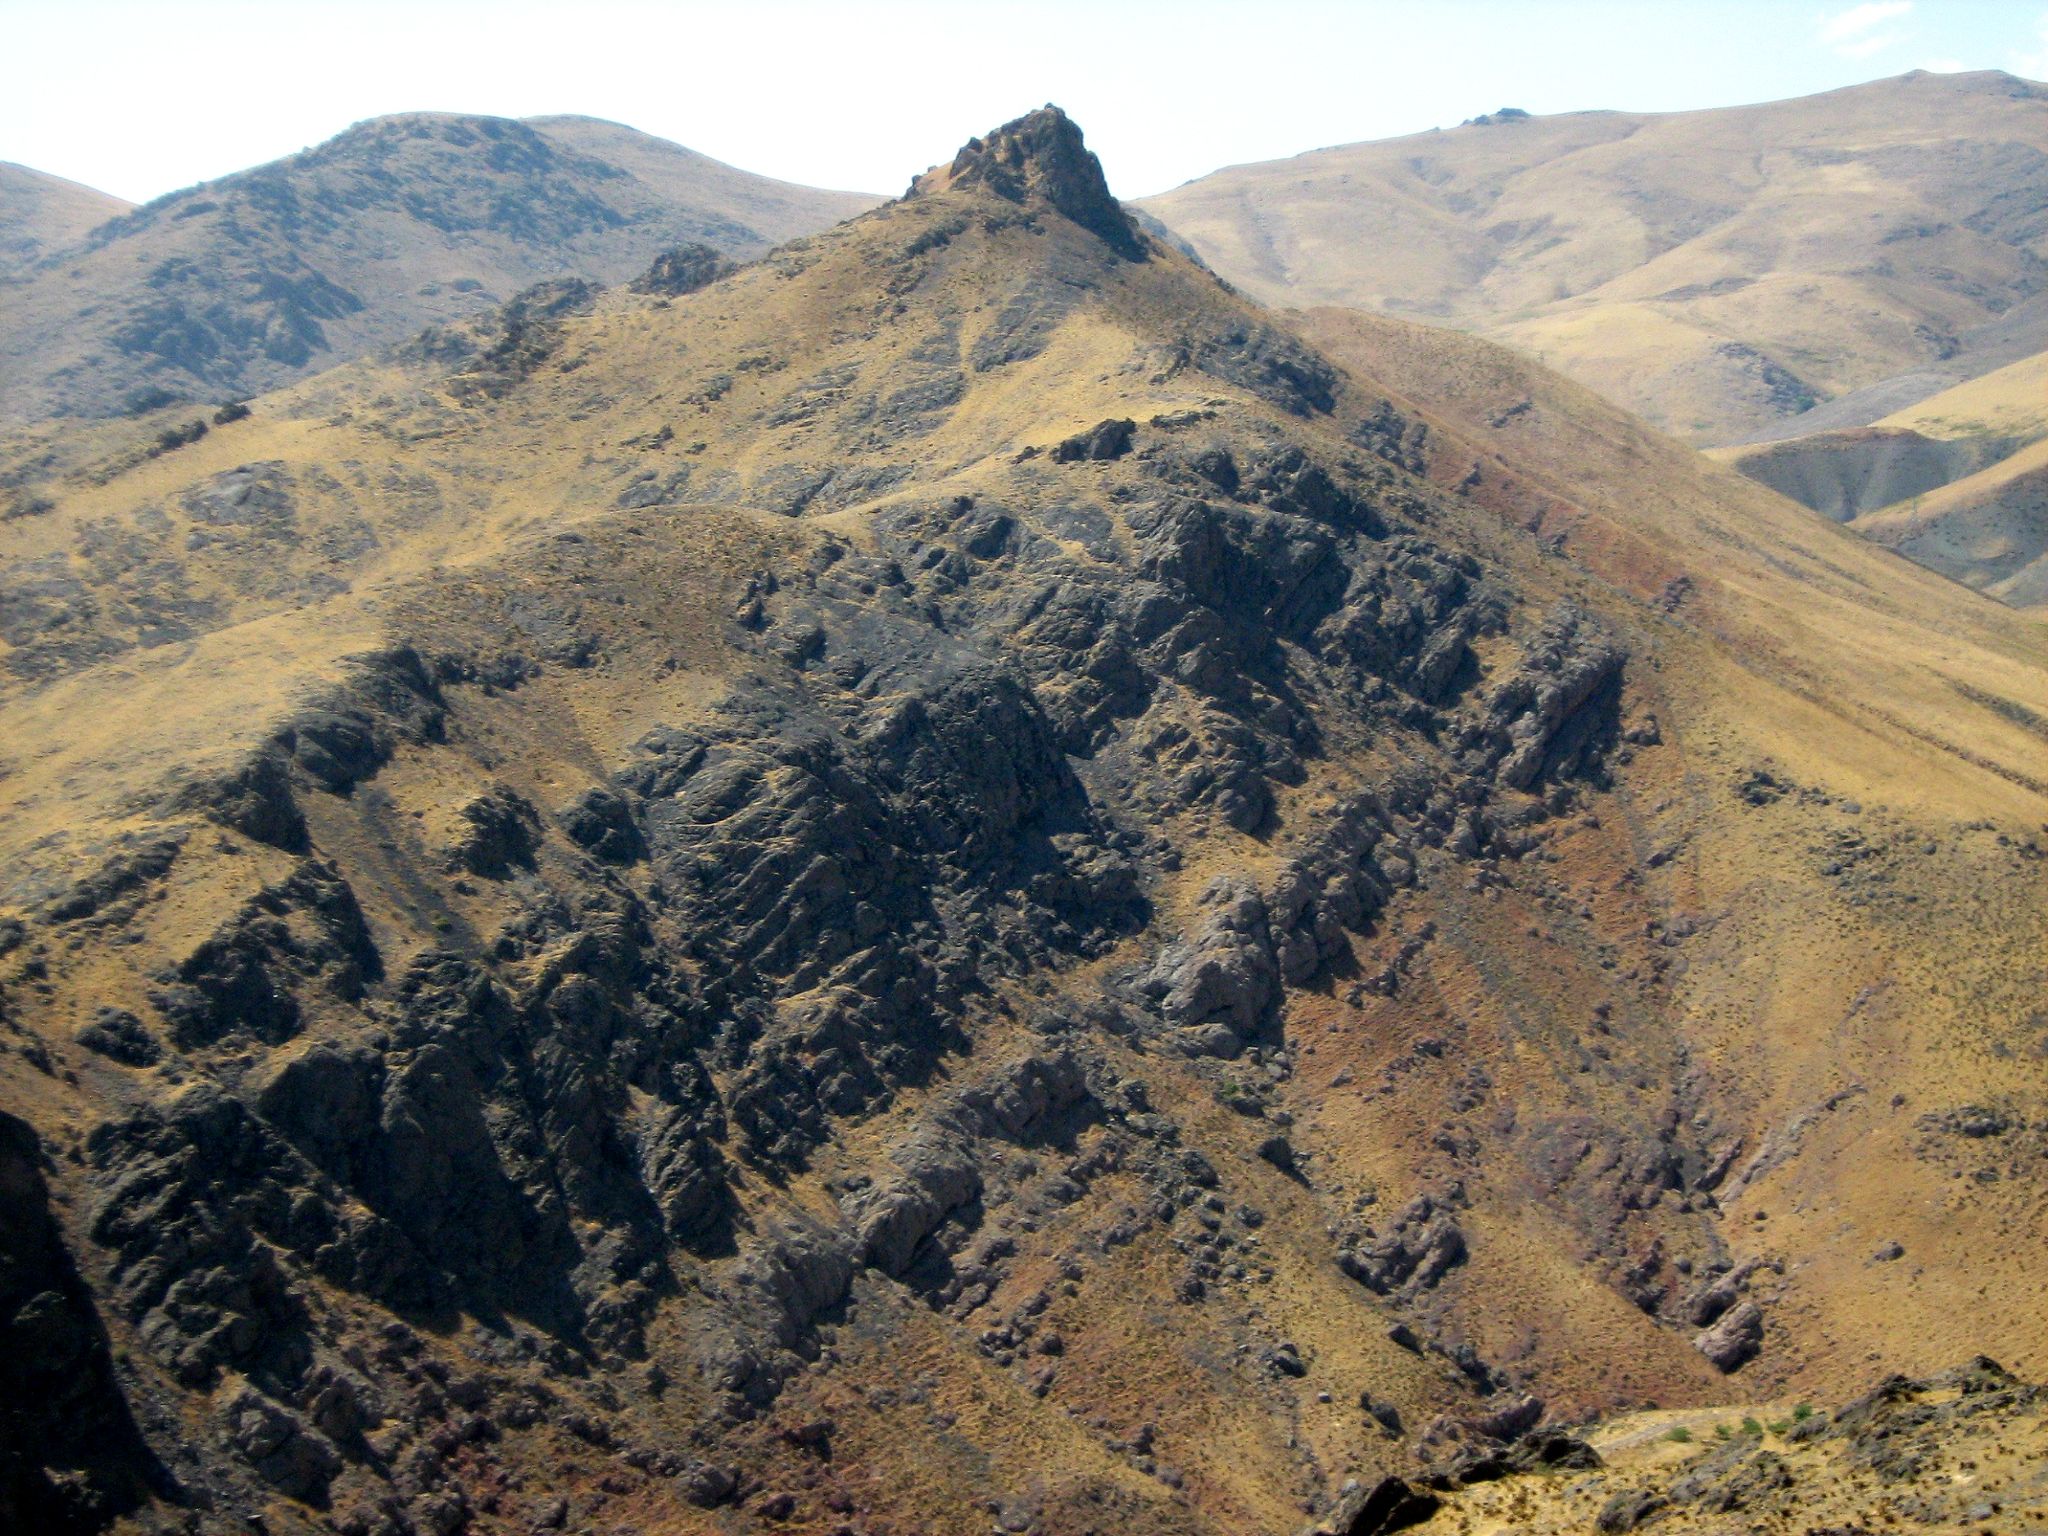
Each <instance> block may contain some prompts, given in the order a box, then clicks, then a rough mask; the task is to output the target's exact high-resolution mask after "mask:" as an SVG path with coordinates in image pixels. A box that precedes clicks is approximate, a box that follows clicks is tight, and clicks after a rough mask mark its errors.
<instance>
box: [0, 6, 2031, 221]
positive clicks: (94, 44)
mask: <svg viewBox="0 0 2048 1536" xmlns="http://www.w3.org/2000/svg"><path fill="white" fill-rule="evenodd" d="M1916 68H1925V69H1944V70H1946V69H1962V68H1968V69H2005V70H2010V71H2012V72H2013V73H2015V74H2022V75H2026V76H2028V77H2030V78H2033V79H2040V78H2043V77H2044V76H2048V0H1861V3H1857V0H1823V3H1820V4H1803V3H1800V0H1626V3H1625V0H1435V3H1428V0H1407V3H1377V0H1353V3H1348V4H1346V3H1338V0H1265V3H1262V4H1250V3H1233V0H1083V3H1076V0H1042V3H1039V4H1033V5H1025V4H1015V3H979V4H976V3H956V4H938V3H934V0H882V3H871V4H857V3H841V4H828V3H822V0H814V3H808V4H806V3H798V0H753V3H749V4H725V5H711V4H702V3H695V0H670V3H657V0H586V3H582V4H555V5H543V4H536V3H532V0H403V3H400V0H352V3H344V0H0V160H17V161H21V162H23V163H25V164H28V165H33V166H36V167H37V168H39V169H41V170H46V171H52V172H55V173H56V174H58V175H62V176H69V177H71V178H73V179H74V180H78V181H83V182H86V183H88V184H89V185H92V186H97V187H101V188H104V189H105V190H107V191H109V192H114V193H117V194H119V195H121V196H123V197H129V198H135V199H138V200H140V199H146V198H150V197H154V196H157V195H158V194H160V193H163V192H167V191H171V190H173V189H175V188H177V187H180V186H184V185H187V184H189V183H191V182H194V181H199V180H203V179H205V178H208V177H212V176H218V175H222V174H224V173H225V172H228V171H232V170H238V169H240V168H242V167H244V166H247V165H253V164H256V163H258V162H260V161H264V160H270V159H274V158H276V157H277V156H279V155H283V154H288V153H290V152H291V151H293V150H296V149H300V148H303V147H304V146H306V145H308V144H312V143H317V142H318V141H320V140H321V139H325V138H327V137H329V136H331V135H332V134H334V133H337V132H339V131H340V130H341V129H343V128H345V127H347V126H348V124H350V123H351V122H355V121H358V120H360V119H362V118H365V117H373V116H376V115H378V114H381V113H385V112H396V111H405V110H410V109H418V108H433V109H440V110H447V111H459V112H490V113H498V114H502V115H505V116H511V117H523V116H532V115H538V114H541V113H548V112H583V113H589V114H592V115H594V116H598V117H608V118H613V119H616V120H618V121H620V122H625V123H630V124H632V125H633V126H634V127H636V128H641V129H645V130H646V131H648V132H650V133H656V134H660V135H662V136H663V137H665V138H670V139H674V140H677V141H678V142H680V143H683V144H687V145H689V146H690V147H692V148H693V149H699V150H702V151H704V152H705V153H706V154H710V155H715V156H717V157H718V158H719V159H721V160H728V161H731V162H732V163H734V164H736V165H740V166H744V167H746V168H747V169H749V170H753V171H760V172H764V173H766V174H768V175H773V176H780V177H784V178H786V179H788V180H791V181H801V182H808V183H811V184H813V185H817V186H831V187H848V188H857V189H860V190H864V191H874V192H884V193H893V192H896V191H899V190H901V188H902V186H903V185H904V183H906V182H907V181H908V180H909V179H910V177H911V175H912V174H913V173H914V172H917V171H919V170H922V169H923V168H924V167H925V166H927V165H928V164H930V163H931V162H933V161H934V160H937V159H940V158H942V157H944V156H946V155H949V154H950V153H951V152H952V150H953V149H954V148H955V147H956V146H957V145H958V144H959V143H960V142H961V141H962V140H964V139H965V138H967V137H968V136H969V135H970V134H973V133H976V132H979V131H980V130H982V129H984V128H987V127H991V126H993V125H994V124H996V123H999V122H1001V121H1003V120H1004V119H1006V118H1008V117H1012V116H1014V115H1016V114H1017V113H1019V112H1021V111H1024V110H1027V109H1029V108H1031V107H1034V106H1036V105H1038V104H1039V103H1041V102H1044V101H1056V102H1058V103H1059V104H1060V105H1061V106H1063V107H1065V108H1066V109H1067V110H1068V112H1070V113H1071V114H1072V115H1073V116H1074V117H1075V118H1076V119H1077V120H1078V121H1079V122H1080V123H1081V125H1082V127H1083V128H1084V129H1085V130H1086V131H1087V133H1088V138H1089V142H1090V143H1091V144H1092V145H1093V146H1094V147H1095V148H1096V149H1097V150H1098V151H1099V152H1100V153H1101V155H1102V158H1103V163H1104V165H1105V167H1106V168H1107V170H1108V172H1109V176H1110V180H1111V183H1112V185H1113V186H1114V187H1115V189H1116V191H1117V192H1118V193H1119V194H1120V195H1122V196H1124V197H1136V196H1141V195H1143V194H1145V193H1148V192H1157V191H1161V190H1163V189H1165V188H1166V187H1169V186H1173V185H1175V184H1177V183H1179V182H1182V181H1185V180H1187V179H1189V178H1190V177H1194V176H1199V175H1201V174H1203V173H1204V172H1207V171H1210V170H1213V169H1215V168H1216V167H1217V166H1219V165H1226V164H1230V163H1233V162H1237V161H1244V160H1264V159H1272V158H1275V157H1277V156H1281V155H1288V154H1293V153H1296V152H1298V151H1300V150H1304V149H1313V148H1316V147H1318V146H1321V145H1325V144H1339V143H1347V142H1351V141H1354V140H1359V139H1370V138H1382V137H1386V136H1389V135H1393V134H1400V133H1409V132H1414V131H1417V130H1420V129H1425V128H1429V127H1433V126H1449V125H1451V124H1453V123H1456V122H1458V121H1459V120H1461V119H1462V118H1466V117H1470V116H1472V115H1474V114H1475V113H1479V112H1483V111H1489V110H1491V109H1493V108H1495V107H1500V106H1516V107H1522V108H1525V109H1527V110H1529V111H1532V112H1561V111H1571V110H1575V109H1578V108H1585V107H1619V108H1628V109H1636V110H1672V109H1680V108H1687V107H1705V106H1724V105H1728V104H1732V103H1735V102H1744V101H1764V100H1770V99H1773V98H1777V97H1783V96H1797V95H1804V94H1806V93H1808V92H1812V91H1822V90H1828V89H1831V88H1833V87H1835V86H1840V85H1848V84H1852V83H1854V82H1856V81H1859V80H1867V79H1872V78H1875V77H1878V76H1881V75H1892V74H1899V73H1903V72H1904V71H1906V70H1908V69H1916Z"/></svg>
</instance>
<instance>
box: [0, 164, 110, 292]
mask: <svg viewBox="0 0 2048 1536" xmlns="http://www.w3.org/2000/svg"><path fill="white" fill-rule="evenodd" d="M134 206H135V205H134V204H133V203H129V202H124V201H123V200H122V199H120V198H118V197H114V196H112V195H111V194H109V193H106V192H98V191H95V190H94V189H93V188H91V187H82V186H80V185H79V184H78V183H77V182H75V181H66V180H65V179H64V178H63V177H61V176H51V175H48V174H46V173H45V172H42V171H36V170H31V169H29V167H27V166H25V165H15V164H14V163H13V162H12V161H0V278H8V277H12V276H14V275H15V274H16V273H17V272H19V271H21V270H22V269H23V268H24V267H27V266H29V265H30V264H31V263H33V262H34V261H35V260H36V259H37V258H39V257H41V256H42V255H44V254H45V253H46V252H49V251H52V250H55V249H57V248H58V247H60V246H66V245H71V244H73V243H74V242H76V241H78V240H82V239H84V238H85V236H86V234H87V233H88V232H89V231H90V230H92V229H93V228H94V227H95V226H97V225H100V224H104V223H106V221H107V220H108V219H111V218H113V217H114V216H115V215H116V214H122V213H126V212H127V211H128V210H129V209H130V208H133V207H134Z"/></svg>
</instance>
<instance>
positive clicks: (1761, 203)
mask: <svg viewBox="0 0 2048 1536" xmlns="http://www.w3.org/2000/svg"><path fill="white" fill-rule="evenodd" d="M2044 101H2048V89H2044V88H2043V87H2042V86H2039V85H2036V84H2032V83H2030V82H2027V81H2024V80H2018V79H2015V78H2013V77H2012V76H2009V75H2005V74H2000V73H1997V72H1983V73H1976V74H1960V75H1930V74H1925V73H1919V72H1916V73H1914V74H1910V75H1905V76H1902V77H1900V78H1897V79H1892V80H1881V81H1877V82H1874V83H1872V84H1869V85H1862V86H1856V87H1853V88H1851V89H1847V90H1840V91H1833V92H1829V93H1827V94H1825V95H1820V96H1812V97H1803V98H1799V99H1796V100H1792V101H1781V102H1771V103H1767V104H1764V105H1759V106H1746V107H1730V108H1723V109H1717V110H1713V111H1701V112H1686V113H1675V114H1667V115H1654V114H1631V113H1619V112H1588V113H1575V114H1568V115H1565V116H1560V117H1547V118H1517V117H1506V116H1494V117H1492V118H1491V120H1489V121H1487V122H1484V123H1474V124H1470V125H1467V126H1463V127H1459V128H1454V129H1446V130H1443V131H1433V132H1430V133H1426V134H1415V135H1410V136H1409V137H1406V138H1401V139H1392V140H1386V141H1382V142H1377V143H1368V144H1355V145H1346V146H1343V147H1340V148H1335V149H1324V150H1316V151H1314V152H1312V153H1309V154H1304V155H1298V156H1296V157H1294V158H1293V159H1290V160H1281V161H1272V162H1268V163H1265V164H1259V165H1248V166H1235V167H1231V168H1230V169H1227V170H1223V171H1218V172H1216V173H1215V174H1213V175H1211V176H1206V177H1203V178H1201V179H1200V180H1197V181H1194V182H1190V183H1188V184H1187V185H1185V186H1182V187H1178V188H1176V189H1174V190H1173V191H1171V192H1166V193H1162V194H1160V195H1159V196H1157V197H1152V198H1147V199H1145V200H1144V201H1143V203H1142V204H1141V206H1142V207H1143V208H1144V209H1145V210H1146V211H1147V212H1149V213H1151V214H1153V215H1155V216H1156V217H1158V218H1159V219H1161V220H1163V221H1164V222H1165V224H1166V225H1167V226H1169V227H1170V228H1171V229H1172V230H1173V231H1174V232H1175V234H1177V235H1178V236H1180V237H1182V238H1184V239H1186V240H1188V241H1190V242H1192V244H1193V245H1194V247H1195V249H1196V250H1198V251H1199V252H1200V253H1201V255H1202V256H1203V258H1204V259H1205V260H1206V261H1208V262H1209V264H1210V265H1211V266H1213V267H1215V268H1216V270H1217V271H1219V272H1220V273H1222V274H1223V276H1225V277H1226V278H1228V279H1229V280H1230V281H1232V282H1233V283H1236V284H1238V285H1239V286H1240V287H1242V288H1244V289H1245V290H1246V291H1247V292H1249V293H1252V294H1254V295H1256V296H1258V297H1260V298H1262V299H1266V300H1268V301H1269V302H1272V303H1276V304H1288V305H1304V306H1305V305H1318V304H1337V305H1344V306H1348V307H1353V308H1361V309H1370V310H1374V311H1379V312H1384V313H1388V314H1395V315H1404V316H1407V317H1410V318H1414V319H1421V320H1428V321H1434V322H1436V323H1441V324H1451V325H1456V326H1460V327H1463V328H1467V329H1472V330H1477V331H1481V332H1483V333H1485V334H1487V335H1490V336H1494V337H1496V338H1498V339H1501V340H1505V341H1509V342H1511V343H1512V344H1514V345H1515V346H1517V347H1519V348H1521V349H1523V350H1525V351H1527V352H1530V353H1532V354H1534V355H1536V356H1538V357H1540V358H1541V359H1542V360H1544V361H1545V362H1547V363H1549V364H1550V365H1552V366H1554V367H1556V368H1559V369H1561V370H1563V371H1564V372H1567V373H1569V374H1570V375H1572V376H1573V377H1574V378H1576V379H1578V380H1579V381H1580V382H1582V383H1585V384H1589V385H1591V386H1592V387H1593V388H1595V389H1596V390H1598V391H1600V392H1601V393H1603V394H1605V395H1607V396H1608V397H1609V398H1611V399H1614V400H1616V401H1619V402H1620V403H1621V404H1623V405H1624V406H1626V407H1628V408H1629V409H1631V410H1634V411H1637V412H1638V413H1640V414H1641V415H1643V416H1644V417H1645V418H1646V419H1648V420H1649V421H1651V422H1652V423H1654V424H1656V425H1658V426H1660V427H1662V428H1664V429H1665V430H1667V431H1670V432H1672V433H1675V434H1677V435H1678V436H1681V437H1684V438H1687V439H1689V440H1690V441H1693V442H1696V443H1727V442H1734V441H1746V440H1753V439H1755V438H1758V437H1763V436H1776V435H1783V434H1785V433H1786V432H1798V431H1801V430H1803V429H1805V428H1807V427H1812V428H1818V427H1821V426H1822V425H1825V426H1827V427H1828V428H1831V429H1832V428H1840V427H1854V426H1862V425H1865V424H1867V423H1869V422H1871V421H1873V420H1875V419H1877V418H1878V417H1880V416H1883V415H1886V414H1887V413H1889V412H1890V411H1892V410H1894V409H1896V408H1897V407H1899V406H1900V405H1904V404H1908V403H1910V402H1911V401H1912V400H1914V399H1918V398H1921V397H1924V396H1926V395H1928V394H1932V393H1934V392H1936V391H1938V390H1939V389H1941V388H1943V387H1945V386H1946V385H1948V384H1952V383H1955V382H1957V381H1959V380H1962V379H1965V378H1969V377H1972V376H1974V375H1976V374H1979V373H1982V372H1985V371H1987V370H1988V369H1991V368H1994V367H1997V366H2000V365H2002V364H2004V363H2006V362H2009V361H2012V360H2014V359H2016V358H2018V357H2020V356H2023V355H2025V354H2028V353H2032V352H2037V351H2039V350H2041V347H2042V345H2043V342H2044V340H2048V307H2044V304H2048V301H2044V300H2043V299H2042V298H2041V297H2040V288H2041V283H2042V277H2043V272H2044V270H2048V269H2044V265H2043V263H2044V259H2048V232H2044V230H2043V229H2042V227H2041V225H2040V221H2039V219H2038V216H2037V213H2036V210H2035V204H2036V203H2037V201H2038V199H2037V198H2036V197H2035V196H2034V194H2033V192H2032V189H2033V188H2034V187H2036V186H2037V185H2038V183H2039V181H2040V178H2041V176H2042V174H2043V169H2044V166H2048V113H2044V112H2043V111H2042V104H2043V102H2044ZM1836 401H1839V402H1841V403H1842V405H1843V411H1842V412H1838V413H1835V414H1834V415H1833V416H1832V417H1830V416H1829V414H1828V413H1829V411H1830V406H1829V402H1836ZM1816 408H1818V410H1819V412H1820V415H1818V416H1816V419H1815V420H1814V421H1812V422H1811V423H1802V422H1801V420H1800V418H1801V417H1802V416H1804V415H1805V414H1806V413H1808V412H1810V411H1814V410H1815V409H1816Z"/></svg>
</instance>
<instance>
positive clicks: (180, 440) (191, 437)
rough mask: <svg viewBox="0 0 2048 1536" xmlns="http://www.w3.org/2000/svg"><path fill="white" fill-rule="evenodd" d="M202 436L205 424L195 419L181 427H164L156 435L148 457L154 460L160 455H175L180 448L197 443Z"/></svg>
mask: <svg viewBox="0 0 2048 1536" xmlns="http://www.w3.org/2000/svg"><path fill="white" fill-rule="evenodd" d="M204 436H206V423H205V422H204V421H202V420H199V419H197V418H195V419H193V420H191V421H188V422H186V423H185V425H183V426H182V427H165V428H164V429H163V431H161V432H159V433H157V435H156V443H155V445H154V446H153V447H151V449H150V450H149V456H150V457H151V458H155V457H156V456H157V455H158V454H160V453H175V452H177V451H178V450H179V449H180V448H185V447H189V446H190V445H191V444H193V443H196V442H198V441H199V439H201V438H202V437H204Z"/></svg>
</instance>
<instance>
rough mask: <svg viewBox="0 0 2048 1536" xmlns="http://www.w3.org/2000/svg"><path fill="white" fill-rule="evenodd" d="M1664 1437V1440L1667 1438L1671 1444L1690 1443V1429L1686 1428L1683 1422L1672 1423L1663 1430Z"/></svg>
mask: <svg viewBox="0 0 2048 1536" xmlns="http://www.w3.org/2000/svg"><path fill="white" fill-rule="evenodd" d="M1664 1438H1665V1439H1666V1440H1669V1441H1670V1442H1671V1443H1672V1444H1673V1445H1691V1444H1692V1431H1691V1430H1689V1429H1687V1428H1686V1427H1685V1426H1684V1425H1683V1424H1674V1425H1672V1426H1671V1427H1670V1428H1669V1429H1667V1430H1665V1431H1664Z"/></svg>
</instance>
